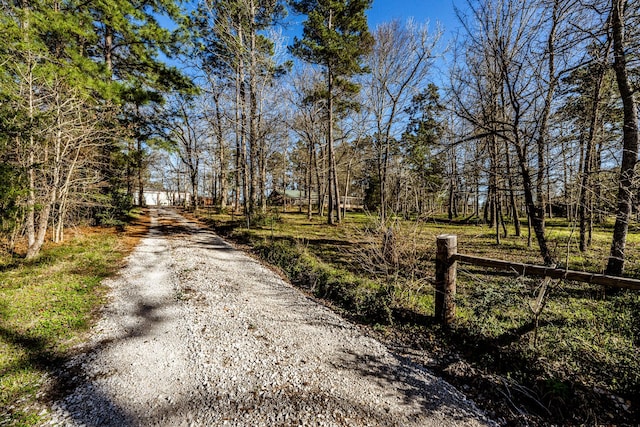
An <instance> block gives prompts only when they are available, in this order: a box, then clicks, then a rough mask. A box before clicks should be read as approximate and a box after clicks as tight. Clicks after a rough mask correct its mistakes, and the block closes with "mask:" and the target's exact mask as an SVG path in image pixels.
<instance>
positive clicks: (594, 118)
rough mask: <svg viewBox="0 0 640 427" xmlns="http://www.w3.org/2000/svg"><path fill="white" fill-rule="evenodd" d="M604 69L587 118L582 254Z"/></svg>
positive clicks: (583, 173)
mask: <svg viewBox="0 0 640 427" xmlns="http://www.w3.org/2000/svg"><path fill="white" fill-rule="evenodd" d="M604 72H605V68H604V65H601V64H598V74H597V76H596V82H595V86H594V88H593V98H592V105H591V117H590V118H589V135H588V137H587V141H586V147H585V152H584V166H583V167H584V170H583V172H582V180H581V186H580V204H579V216H580V251H581V252H584V251H586V250H587V247H588V246H589V244H588V243H589V242H588V236H587V234H588V228H587V227H588V223H589V221H590V220H591V217H592V215H593V213H592V212H591V209H590V207H591V202H592V200H593V194H592V193H591V191H592V186H591V175H592V170H591V167H592V164H593V157H594V154H595V139H596V126H597V123H598V115H599V112H600V98H601V94H600V92H601V88H602V81H603V79H604Z"/></svg>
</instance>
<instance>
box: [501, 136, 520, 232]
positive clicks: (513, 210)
mask: <svg viewBox="0 0 640 427" xmlns="http://www.w3.org/2000/svg"><path fill="white" fill-rule="evenodd" d="M504 144H505V147H504V148H505V162H506V167H507V179H508V183H509V204H510V205H511V215H512V217H513V226H514V227H515V235H516V237H520V236H521V235H522V230H521V227H520V218H518V206H517V204H516V196H515V191H514V188H513V187H514V184H513V176H512V175H511V155H510V154H509V146H508V145H507V141H506V140H505V142H504Z"/></svg>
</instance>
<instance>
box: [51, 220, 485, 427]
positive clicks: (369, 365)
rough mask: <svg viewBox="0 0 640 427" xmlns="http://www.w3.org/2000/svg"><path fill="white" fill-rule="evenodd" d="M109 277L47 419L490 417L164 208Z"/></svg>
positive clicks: (309, 421)
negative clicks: (106, 298)
mask: <svg viewBox="0 0 640 427" xmlns="http://www.w3.org/2000/svg"><path fill="white" fill-rule="evenodd" d="M151 215H152V227H151V231H150V233H149V235H148V236H147V237H145V238H144V239H143V240H142V241H141V243H140V245H139V246H138V247H137V248H136V250H135V251H134V252H133V253H132V254H131V255H130V257H129V259H128V264H127V265H128V266H127V267H126V268H125V269H123V270H122V272H121V274H120V275H119V276H117V277H115V278H113V279H111V280H109V281H108V286H109V288H110V297H111V298H110V303H109V304H108V305H107V306H106V307H105V309H104V312H103V314H102V317H101V320H100V321H99V323H98V324H97V326H96V327H95V329H94V331H93V333H92V335H91V340H90V342H89V343H87V345H86V348H85V350H83V352H81V353H80V354H79V355H78V356H77V357H75V358H74V359H73V360H72V361H71V362H69V364H68V365H67V366H66V368H65V371H66V372H67V373H69V372H71V373H73V374H72V375H69V376H70V377H72V378H71V379H70V380H69V381H68V383H69V385H68V386H67V389H68V390H67V392H65V394H63V395H61V396H60V397H59V398H58V400H57V401H56V402H54V403H53V405H52V406H51V408H50V409H49V412H50V415H51V421H50V424H53V425H70V426H79V425H86V426H147V425H162V426H182V425H185V426H190V425H196V426H201V425H204V426H221V425H235V426H301V425H303V426H396V425H397V426H418V425H420V426H431V425H433V426H444V425H456V426H460V425H468V426H476V425H487V424H492V423H491V422H490V421H488V420H487V419H486V418H485V417H484V416H483V415H482V414H481V413H480V411H479V410H477V409H476V408H475V406H474V405H473V403H472V402H470V401H468V400H466V399H465V397H464V396H463V395H462V394H461V393H460V392H458V391H457V390H455V389H454V388H453V387H452V386H450V385H448V384H447V383H445V382H444V381H443V380H441V379H439V378H435V377H434V376H433V375H432V374H431V373H429V372H428V371H427V370H426V369H424V368H423V367H421V366H417V365H415V364H412V363H411V362H409V361H408V360H406V359H403V358H401V357H398V356H396V355H394V354H392V353H390V352H389V351H388V350H387V349H386V348H385V347H384V346H383V345H382V344H380V343H379V342H377V341H375V340H374V339H372V338H369V337H367V336H365V335H363V334H362V333H361V332H360V331H359V329H358V328H357V327H356V326H354V325H353V324H351V323H349V322H347V321H345V320H343V319H342V318H340V317H339V316H337V315H336V314H334V313H333V312H331V311H330V310H329V309H327V308H325V307H324V306H322V305H319V304H318V303H316V302H314V301H313V300H311V299H310V298H308V297H306V296H305V295H304V294H303V293H301V292H300V291H298V290H297V289H295V288H293V287H292V286H291V285H289V284H287V283H285V282H284V281H283V280H281V279H280V278H279V277H278V276H277V275H275V274H274V273H272V272H271V271H269V270H268V269H266V268H265V267H263V266H261V265H260V264H259V263H258V262H256V261H255V260H253V259H252V258H250V257H248V256H246V255H245V254H243V253H242V252H240V251H238V250H235V249H233V248H232V247H231V246H230V245H228V244H227V243H225V242H224V241H222V240H221V239H220V238H219V237H217V236H216V235H215V234H213V233H212V232H210V231H208V230H205V229H203V228H201V227H200V226H198V225H197V224H195V223H193V222H189V221H187V220H186V219H185V218H183V217H182V216H180V215H179V214H177V213H176V212H175V211H173V210H170V209H159V210H152V211H151Z"/></svg>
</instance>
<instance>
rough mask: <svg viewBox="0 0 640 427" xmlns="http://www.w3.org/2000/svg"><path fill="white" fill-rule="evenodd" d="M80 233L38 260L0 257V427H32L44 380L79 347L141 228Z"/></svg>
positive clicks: (47, 249) (44, 252)
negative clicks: (105, 283) (110, 278)
mask: <svg viewBox="0 0 640 427" xmlns="http://www.w3.org/2000/svg"><path fill="white" fill-rule="evenodd" d="M135 228H136V227H132V229H131V230H130V232H129V233H127V234H126V235H125V234H122V233H117V232H116V231H115V230H114V229H106V228H101V229H100V230H99V231H98V230H91V229H87V230H85V233H82V234H79V235H77V236H76V237H74V238H72V239H70V240H69V241H67V242H65V243H63V244H56V245H52V244H50V245H48V246H46V247H45V248H44V249H43V250H42V252H41V254H40V256H39V257H37V258H36V259H34V260H25V259H24V258H22V257H18V256H16V255H4V256H2V257H0V425H35V424H38V423H39V422H40V415H38V413H39V411H38V409H37V401H38V398H40V397H42V396H41V392H42V391H43V390H41V387H42V381H43V377H44V376H45V375H47V374H51V373H53V372H55V369H56V367H57V366H60V364H61V363H63V361H64V359H65V358H66V357H67V356H68V354H69V351H70V349H71V348H72V347H73V346H74V345H75V344H77V343H79V342H81V340H82V338H83V337H84V334H85V333H86V332H87V331H88V329H89V327H90V326H91V324H92V320H93V318H94V316H95V315H96V312H97V311H96V310H97V309H98V308H99V307H100V306H101V305H102V304H103V302H104V298H105V289H104V288H103V287H102V285H101V281H102V279H103V278H105V277H107V276H109V275H111V274H113V273H114V272H115V271H116V270H117V269H118V267H119V266H120V265H121V261H122V259H123V258H124V256H125V255H126V254H127V253H128V252H129V251H130V249H131V248H133V246H134V245H135V241H136V239H137V237H136V235H138V234H140V235H141V234H142V233H143V232H144V229H146V227H145V226H143V225H141V224H139V225H138V226H137V228H139V229H140V230H138V231H136V230H135Z"/></svg>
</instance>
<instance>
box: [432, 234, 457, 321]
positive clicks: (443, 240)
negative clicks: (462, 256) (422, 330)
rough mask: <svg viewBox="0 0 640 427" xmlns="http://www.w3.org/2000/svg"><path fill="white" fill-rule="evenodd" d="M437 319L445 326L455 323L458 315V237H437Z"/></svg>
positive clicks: (446, 235)
mask: <svg viewBox="0 0 640 427" xmlns="http://www.w3.org/2000/svg"><path fill="white" fill-rule="evenodd" d="M436 243H437V253H436V301H435V305H436V307H435V317H436V320H438V321H440V322H441V323H442V324H443V325H445V326H446V325H449V324H451V322H453V319H454V318H455V315H456V303H455V296H456V262H455V260H454V259H452V256H453V255H454V254H456V253H457V252H458V237H457V236H456V235H455V234H441V235H439V236H438V237H437V241H436Z"/></svg>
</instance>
